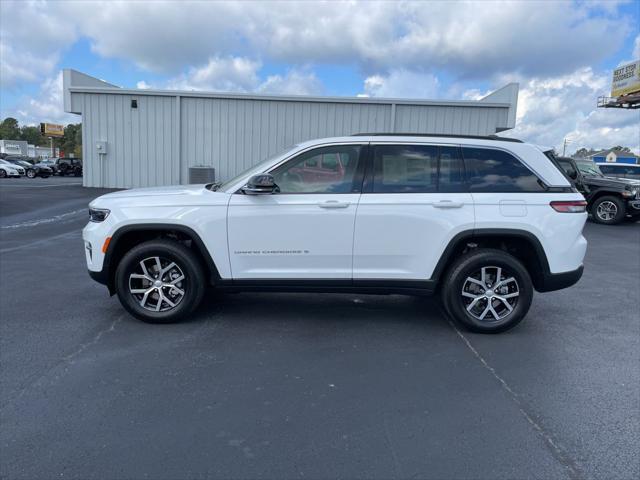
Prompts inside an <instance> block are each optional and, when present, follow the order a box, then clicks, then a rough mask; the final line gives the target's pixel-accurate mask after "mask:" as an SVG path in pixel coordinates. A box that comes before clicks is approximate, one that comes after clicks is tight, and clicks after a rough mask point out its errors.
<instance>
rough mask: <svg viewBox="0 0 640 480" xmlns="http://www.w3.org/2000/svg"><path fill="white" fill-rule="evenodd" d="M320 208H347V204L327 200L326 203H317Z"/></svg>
mask: <svg viewBox="0 0 640 480" xmlns="http://www.w3.org/2000/svg"><path fill="white" fill-rule="evenodd" d="M318 206H319V207H320V208H347V207H348V206H349V202H339V201H337V200H327V201H326V202H319V203H318Z"/></svg>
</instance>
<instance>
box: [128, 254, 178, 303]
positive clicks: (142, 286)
mask: <svg viewBox="0 0 640 480" xmlns="http://www.w3.org/2000/svg"><path fill="white" fill-rule="evenodd" d="M185 283H186V278H185V275H184V273H183V271H182V269H181V268H180V267H179V266H178V265H177V264H176V263H175V262H174V261H171V260H168V259H166V258H163V257H148V258H145V259H144V260H142V261H140V262H139V264H138V265H137V267H136V269H135V271H134V272H132V273H131V274H130V275H129V292H130V293H131V295H132V296H133V298H135V300H136V301H137V302H138V304H139V305H140V306H141V307H142V308H144V309H145V310H150V311H152V312H167V311H169V310H172V309H174V308H176V307H177V306H178V304H180V302H181V301H182V300H183V299H184V296H185V291H186V290H185V287H186V285H185Z"/></svg>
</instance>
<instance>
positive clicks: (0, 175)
mask: <svg viewBox="0 0 640 480" xmlns="http://www.w3.org/2000/svg"><path fill="white" fill-rule="evenodd" d="M6 176H7V172H5V171H4V170H0V178H5V177H6Z"/></svg>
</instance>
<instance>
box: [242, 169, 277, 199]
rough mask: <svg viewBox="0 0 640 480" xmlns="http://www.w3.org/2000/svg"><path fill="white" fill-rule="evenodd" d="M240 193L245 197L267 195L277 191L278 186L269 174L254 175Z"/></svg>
mask: <svg viewBox="0 0 640 480" xmlns="http://www.w3.org/2000/svg"><path fill="white" fill-rule="evenodd" d="M242 191H243V192H244V193H245V194H247V195H269V194H271V193H275V192H277V191H278V186H277V185H276V182H275V180H274V178H273V175H271V174H270V173H259V174H258V175H254V176H252V177H251V178H249V180H248V181H247V184H246V185H245V186H244V187H242Z"/></svg>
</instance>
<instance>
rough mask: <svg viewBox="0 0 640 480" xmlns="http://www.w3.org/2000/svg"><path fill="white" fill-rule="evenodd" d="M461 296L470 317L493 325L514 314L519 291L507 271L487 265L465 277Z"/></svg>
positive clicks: (516, 283)
mask: <svg viewBox="0 0 640 480" xmlns="http://www.w3.org/2000/svg"><path fill="white" fill-rule="evenodd" d="M461 295H462V301H463V305H464V308H465V309H466V311H467V313H469V315H471V316H472V317H474V318H475V319H476V320H480V321H483V322H496V321H501V320H503V319H505V318H506V317H508V316H509V315H510V314H511V313H512V312H513V311H514V309H515V307H516V305H517V303H518V297H519V296H520V289H519V286H518V282H517V280H516V279H515V278H514V277H513V276H512V275H511V273H510V272H509V271H508V270H507V269H505V268H502V267H495V266H487V267H482V268H481V269H480V270H478V271H476V272H474V273H472V274H471V275H469V276H468V277H467V278H466V280H465V281H464V284H463V286H462V292H461Z"/></svg>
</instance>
